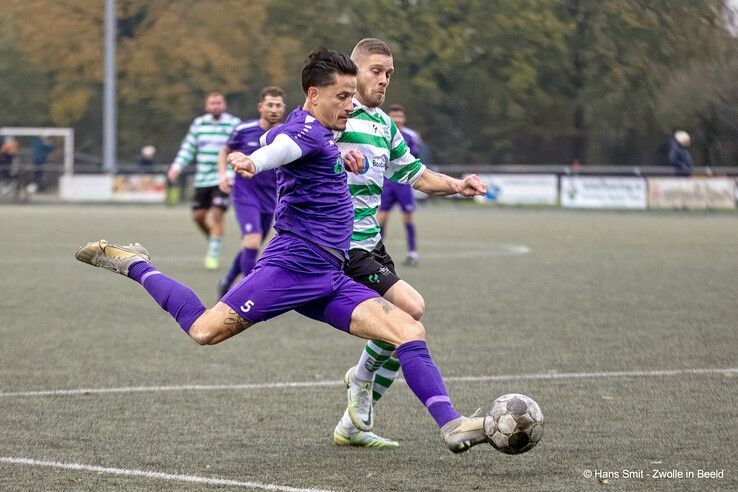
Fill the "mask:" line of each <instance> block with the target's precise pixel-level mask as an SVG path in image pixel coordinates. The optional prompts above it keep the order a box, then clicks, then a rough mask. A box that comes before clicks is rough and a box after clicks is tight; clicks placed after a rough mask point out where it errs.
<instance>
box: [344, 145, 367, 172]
mask: <svg viewBox="0 0 738 492" xmlns="http://www.w3.org/2000/svg"><path fill="white" fill-rule="evenodd" d="M365 166H366V159H365V158H364V156H363V155H362V154H361V153H360V152H357V151H355V150H349V151H348V152H347V153H346V154H345V155H344V156H343V167H344V168H345V169H346V171H348V172H350V173H354V174H361V173H363V172H364V171H365V169H364V167H365Z"/></svg>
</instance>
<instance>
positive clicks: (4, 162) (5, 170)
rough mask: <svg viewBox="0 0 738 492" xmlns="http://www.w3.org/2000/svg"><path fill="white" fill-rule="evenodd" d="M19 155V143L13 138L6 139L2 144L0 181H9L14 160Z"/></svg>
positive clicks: (0, 148)
mask: <svg viewBox="0 0 738 492" xmlns="http://www.w3.org/2000/svg"><path fill="white" fill-rule="evenodd" d="M17 153H18V142H17V141H16V140H15V138H13V137H5V138H3V140H2V141H1V142H0V179H9V178H10V176H11V174H12V167H13V160H15V155H16V154H17Z"/></svg>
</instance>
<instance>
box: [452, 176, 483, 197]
mask: <svg viewBox="0 0 738 492" xmlns="http://www.w3.org/2000/svg"><path fill="white" fill-rule="evenodd" d="M458 193H459V195H461V196H475V195H484V194H485V193H487V185H486V184H484V183H482V180H480V179H479V176H477V175H476V174H471V175H469V176H467V177H466V178H464V179H463V180H461V185H460V186H459V191H458Z"/></svg>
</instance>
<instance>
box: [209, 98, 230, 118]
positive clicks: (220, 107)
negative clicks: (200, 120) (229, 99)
mask: <svg viewBox="0 0 738 492" xmlns="http://www.w3.org/2000/svg"><path fill="white" fill-rule="evenodd" d="M225 110H226V102H225V99H224V98H223V96H209V97H208V98H207V99H206V100H205V112H206V113H210V114H212V115H213V116H215V117H216V118H217V117H218V116H220V115H222V114H223V113H224V112H225Z"/></svg>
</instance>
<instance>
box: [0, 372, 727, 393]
mask: <svg viewBox="0 0 738 492" xmlns="http://www.w3.org/2000/svg"><path fill="white" fill-rule="evenodd" d="M687 374H696V375H708V374H731V375H732V374H738V368H735V367H728V368H706V369H657V370H651V371H643V370H636V371H610V372H562V373H555V372H554V373H539V374H507V375H496V376H495V375H492V376H451V377H447V378H444V379H445V380H446V381H458V382H481V381H532V380H542V379H543V380H545V379H550V380H555V379H601V378H619V377H665V376H682V375H687ZM397 381H398V382H402V383H404V382H405V381H404V380H403V379H398V380H397ZM343 384H344V382H343V381H302V382H292V383H290V382H286V383H247V384H214V385H205V384H191V385H181V386H127V387H121V388H77V389H56V390H39V391H14V392H4V393H0V397H16V396H17V397H22V396H71V395H91V394H105V393H143V392H164V391H213V390H260V389H290V388H314V387H316V386H341V385H343Z"/></svg>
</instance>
